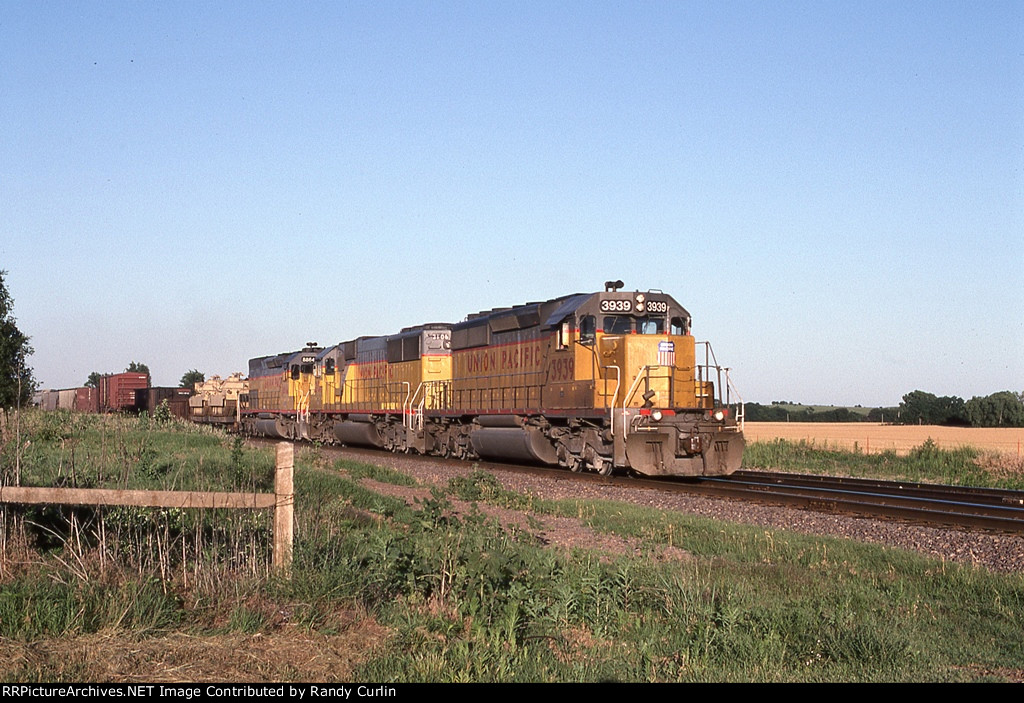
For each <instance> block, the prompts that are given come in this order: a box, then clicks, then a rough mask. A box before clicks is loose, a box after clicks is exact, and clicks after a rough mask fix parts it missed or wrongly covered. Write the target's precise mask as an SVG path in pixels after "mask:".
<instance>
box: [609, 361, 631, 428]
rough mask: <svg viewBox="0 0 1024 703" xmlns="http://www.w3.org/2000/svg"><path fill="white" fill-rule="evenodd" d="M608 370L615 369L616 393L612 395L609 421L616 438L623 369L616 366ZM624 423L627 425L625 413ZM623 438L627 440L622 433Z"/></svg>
mask: <svg viewBox="0 0 1024 703" xmlns="http://www.w3.org/2000/svg"><path fill="white" fill-rule="evenodd" d="M604 368H606V369H615V393H613V394H612V402H611V403H610V404H609V406H608V421H609V423H610V424H611V427H610V429H611V432H612V437H614V436H615V398H617V397H618V395H619V386H621V385H622V369H620V368H619V367H618V366H615V365H609V366H605V367H604ZM622 421H623V423H625V421H626V415H625V412H623V415H622ZM622 438H623V439H625V438H626V433H625V432H623V433H622Z"/></svg>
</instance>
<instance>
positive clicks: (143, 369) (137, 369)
mask: <svg viewBox="0 0 1024 703" xmlns="http://www.w3.org/2000/svg"><path fill="white" fill-rule="evenodd" d="M124 371H125V373H144V374H146V375H147V376H148V375H149V367H148V366H146V365H145V364H140V363H139V362H138V361H133V362H131V363H130V364H128V368H126V369H125V370H124Z"/></svg>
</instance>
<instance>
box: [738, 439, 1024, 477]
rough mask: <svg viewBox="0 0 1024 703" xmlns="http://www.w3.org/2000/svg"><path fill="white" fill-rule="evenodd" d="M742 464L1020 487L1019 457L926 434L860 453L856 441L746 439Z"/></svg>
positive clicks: (1022, 466) (1023, 472) (1021, 469)
mask: <svg viewBox="0 0 1024 703" xmlns="http://www.w3.org/2000/svg"><path fill="white" fill-rule="evenodd" d="M743 468H746V469H766V470H772V471H793V472H800V473H818V474H831V475H840V476H860V477H871V478H886V479H903V480H909V481H916V482H930V483H945V484H949V485H955V486H985V487H997V488H1012V489H1024V462H1021V461H1020V460H1019V459H1016V458H1015V457H1009V456H1001V455H993V454H991V453H987V452H983V451H981V450H978V449H975V448H973V447H959V448H956V449H942V448H940V447H938V446H936V444H935V443H934V442H933V441H932V440H930V439H929V440H926V441H925V442H923V443H922V444H920V445H919V446H917V447H915V448H913V449H912V450H910V452H908V453H907V454H906V455H897V454H896V453H895V452H891V451H889V452H878V453H872V454H866V453H864V452H862V451H860V450H859V448H858V447H856V446H855V447H854V450H853V451H847V450H843V449H837V448H832V447H827V446H819V445H817V444H816V443H815V442H814V441H808V440H799V441H790V440H785V439H776V440H773V441H768V442H764V441H762V442H751V443H749V444H748V445H747V448H746V450H745V451H744V453H743Z"/></svg>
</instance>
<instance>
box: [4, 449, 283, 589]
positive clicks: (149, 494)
mask: <svg viewBox="0 0 1024 703" xmlns="http://www.w3.org/2000/svg"><path fill="white" fill-rule="evenodd" d="M294 466H295V446H294V445H292V444H290V443H288V442H280V443H278V445H277V469H276V471H275V474H274V492H273V493H209V492H199V491H134V490H131V491H129V490H116V489H109V488H39V487H28V486H0V503H33V504H39V503H48V504H54V505H128V506H137V507H146V508H237V509H242V510H258V509H266V508H273V509H274V568H275V569H277V570H279V571H281V572H283V573H285V574H288V573H289V572H290V570H291V563H292V535H293V524H294V522H293V515H294V506H295V493H294V488H293V485H294V484H293V472H294Z"/></svg>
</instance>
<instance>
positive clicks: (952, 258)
mask: <svg viewBox="0 0 1024 703" xmlns="http://www.w3.org/2000/svg"><path fill="white" fill-rule="evenodd" d="M0 124H2V125H3V128H4V129H3V136H2V137H0V269H5V270H7V271H8V275H7V284H8V288H9V291H10V293H11V294H12V296H13V297H14V302H15V308H14V313H15V316H16V318H17V321H18V325H19V327H20V328H21V329H22V331H23V332H24V333H26V334H28V335H30V336H31V337H32V344H33V346H34V347H35V354H34V355H33V356H32V357H31V358H30V361H31V363H32V366H33V368H34V369H35V373H36V376H37V378H38V379H39V380H40V381H41V382H42V384H43V386H44V387H52V388H59V387H60V388H62V387H71V386H77V385H80V384H82V383H83V382H84V381H85V379H86V378H87V376H88V374H89V373H90V372H91V371H101V372H114V371H121V370H123V369H124V368H125V367H126V366H127V365H128V363H129V362H130V361H133V360H135V361H141V362H144V363H146V364H148V365H149V367H150V369H151V370H152V372H153V381H154V383H155V384H157V385H175V384H176V383H177V381H178V379H179V378H180V377H181V375H182V374H183V373H184V372H185V371H187V370H189V369H191V368H198V369H200V370H202V371H204V372H205V373H206V374H207V375H212V374H215V373H217V374H221V375H226V374H228V373H230V372H232V371H236V370H244V369H246V367H247V360H248V359H249V358H250V357H252V356H259V355H263V354H269V353H275V352H280V351H285V350H289V349H295V348H298V347H301V346H302V345H303V344H304V343H305V342H307V341H314V340H315V341H318V342H320V343H321V344H327V343H334V342H338V341H341V340H345V339H351V338H353V337H356V336H359V335H363V334H387V333H392V332H396V331H398V330H399V329H400V328H402V327H404V326H408V325H412V324H417V323H421V322H432V321H453V322H454V321H458V320H460V319H462V318H463V317H465V315H466V314H467V313H469V312H475V311H477V310H480V309H484V308H490V307H494V306H497V305H511V304H516V303H522V302H527V301H531V300H543V299H547V298H551V297H556V296H559V295H563V294H566V293H572V292H580V291H592V290H599V289H600V288H601V286H602V284H603V282H604V281H605V280H608V279H612V278H621V279H622V280H624V281H625V282H626V285H627V287H628V288H630V289H632V288H639V289H644V290H646V289H649V288H657V289H662V290H664V291H666V292H668V293H671V294H672V295H673V296H674V297H675V298H676V299H677V300H679V301H680V302H681V303H682V304H683V305H684V306H686V307H687V308H688V309H689V311H690V312H691V314H692V315H693V319H694V333H695V335H696V336H697V337H698V339H709V340H711V341H712V343H713V345H714V347H715V350H716V352H717V354H718V358H719V360H720V361H722V362H723V363H725V364H727V365H729V366H730V367H732V369H733V371H732V373H733V378H734V380H735V382H736V384H737V385H738V387H739V390H740V392H741V393H742V394H743V396H744V398H745V399H747V400H751V401H757V402H769V401H771V400H779V399H786V400H796V401H802V402H806V403H834V404H851V405H852V404H862V405H891V404H895V403H898V402H899V400H900V398H901V396H902V395H903V394H904V393H906V392H909V391H911V390H914V389H922V390H926V391H930V392H933V393H936V394H938V395H958V396H961V397H964V398H970V397H972V396H975V395H988V394H989V393H993V392H996V391H1000V390H1005V389H1011V390H1015V391H1021V390H1024V173H1022V166H1024V4H1021V3H1019V2H985V3H968V2H960V3H951V2H855V3H829V2H808V3H801V2H714V3H710V2H708V3H698V2H682V1H678V2H652V3H647V2H628V3H613V2H594V1H591V2H555V1H544V2H512V3H504V2H496V3H484V2H360V3H355V2H351V3H347V2H325V3H269V2H257V3H249V2H246V3H234V2H205V3H200V2H177V3H138V2H89V3H48V2H38V1H32V2H14V1H10V0H8V1H7V2H4V3H3V11H2V12H0Z"/></svg>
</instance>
